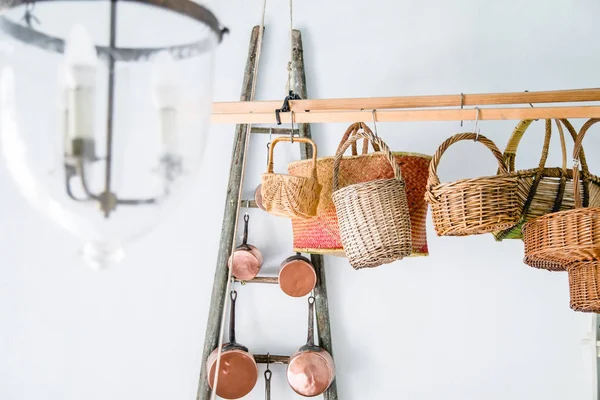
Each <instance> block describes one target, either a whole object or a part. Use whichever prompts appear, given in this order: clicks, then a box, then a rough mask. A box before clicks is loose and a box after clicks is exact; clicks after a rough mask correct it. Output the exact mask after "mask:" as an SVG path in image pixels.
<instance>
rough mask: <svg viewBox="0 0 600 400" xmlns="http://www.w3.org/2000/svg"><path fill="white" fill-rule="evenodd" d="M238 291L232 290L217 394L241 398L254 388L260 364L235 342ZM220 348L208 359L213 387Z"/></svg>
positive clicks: (210, 380)
mask: <svg viewBox="0 0 600 400" xmlns="http://www.w3.org/2000/svg"><path fill="white" fill-rule="evenodd" d="M236 298H237V292H236V291H235V290H232V291H231V315H230V317H229V343H226V344H224V345H223V347H222V349H221V363H220V365H219V380H218V382H217V395H218V396H219V397H222V398H224V399H239V398H240V397H244V396H245V395H247V394H248V393H250V392H251V391H252V389H254V386H255V385H256V381H257V380H258V366H257V365H256V361H255V360H254V356H253V355H252V354H251V353H250V352H249V351H248V348H247V347H245V346H242V345H241V344H238V343H236V342H235V300H236ZM217 355H218V348H217V349H214V350H213V352H212V353H210V356H208V359H207V360H206V366H207V368H206V370H207V371H208V385H209V386H210V388H211V389H212V388H213V382H214V380H215V369H216V368H217Z"/></svg>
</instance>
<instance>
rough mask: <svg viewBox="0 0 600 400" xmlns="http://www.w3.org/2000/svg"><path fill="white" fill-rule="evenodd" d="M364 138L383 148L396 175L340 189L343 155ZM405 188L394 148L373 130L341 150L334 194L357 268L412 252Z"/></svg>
mask: <svg viewBox="0 0 600 400" xmlns="http://www.w3.org/2000/svg"><path fill="white" fill-rule="evenodd" d="M361 137H362V138H365V139H368V140H370V141H371V142H372V143H374V144H375V145H376V146H378V147H379V148H380V149H381V151H383V153H384V154H385V155H386V157H387V159H388V161H389V163H390V165H391V166H392V168H393V170H394V178H391V179H378V180H373V181H369V182H361V183H356V184H353V185H348V186H346V187H343V188H339V169H340V161H341V159H342V155H343V154H344V152H345V151H346V149H347V148H348V147H349V146H351V145H352V144H353V143H355V142H356V141H357V140H359V139H360V138H361ZM404 188H405V184H404V181H403V180H402V174H401V171H400V167H399V166H398V164H397V163H396V160H395V158H394V156H393V155H392V153H391V151H390V149H389V148H388V146H387V145H386V144H385V142H384V141H383V140H381V139H380V138H379V137H376V136H374V135H373V134H372V133H370V132H366V131H360V132H356V133H355V134H354V135H352V136H351V137H350V138H349V139H348V140H347V141H346V143H345V144H344V146H342V148H341V149H339V150H338V151H337V153H336V155H335V160H334V165H333V195H332V196H333V203H334V204H335V209H336V212H337V217H338V224H339V229H340V237H341V240H342V245H343V246H344V251H345V253H346V256H347V257H348V261H349V262H350V265H352V267H353V268H355V269H360V268H366V267H377V266H379V265H382V264H387V263H390V262H393V261H395V260H400V259H402V258H404V257H405V256H408V255H410V254H411V252H412V241H411V229H410V215H409V211H408V202H407V199H406V192H405V190H404Z"/></svg>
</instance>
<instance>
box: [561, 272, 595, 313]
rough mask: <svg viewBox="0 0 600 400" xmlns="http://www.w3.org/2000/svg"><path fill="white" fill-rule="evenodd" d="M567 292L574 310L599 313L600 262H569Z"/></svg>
mask: <svg viewBox="0 0 600 400" xmlns="http://www.w3.org/2000/svg"><path fill="white" fill-rule="evenodd" d="M566 269H567V272H568V273H569V293H570V295H571V304H570V305H571V308H572V309H573V310H575V311H582V312H590V313H600V262H598V261H580V262H575V263H572V264H569V265H568V266H567V267H566Z"/></svg>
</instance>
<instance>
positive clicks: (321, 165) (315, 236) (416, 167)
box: [288, 122, 431, 256]
mask: <svg viewBox="0 0 600 400" xmlns="http://www.w3.org/2000/svg"><path fill="white" fill-rule="evenodd" d="M361 130H364V131H365V132H367V133H369V134H372V131H371V130H370V129H369V127H368V126H367V125H366V124H364V123H362V122H356V123H353V124H352V125H350V126H349V127H348V129H347V130H346V132H345V133H344V135H343V137H342V139H341V141H340V143H339V146H338V150H340V149H341V148H342V146H343V145H344V143H346V141H347V140H348V138H349V137H350V136H351V135H353V134H354V133H356V132H358V131H361ZM369 143H370V142H369V140H368V139H364V140H363V143H362V152H360V153H359V149H358V148H357V145H356V144H357V142H354V143H352V145H351V149H352V153H351V155H347V156H343V157H342V158H341V160H340V167H339V173H338V176H339V183H340V186H342V187H344V186H348V185H353V184H355V183H361V182H369V181H374V180H378V179H390V178H393V177H394V170H393V169H392V166H391V165H390V163H389V161H388V159H387V158H386V155H385V154H384V153H383V152H381V151H379V148H378V147H377V145H374V144H373V143H371V145H372V147H373V152H370V153H369ZM392 154H393V155H394V158H395V159H396V164H398V165H400V166H401V168H402V179H403V180H404V182H405V184H406V187H405V191H406V198H407V200H408V211H409V213H410V226H411V230H412V246H413V249H412V253H411V256H426V255H428V254H429V250H428V247H427V226H426V222H427V202H426V201H425V198H424V195H425V186H426V184H427V176H428V171H429V162H430V160H431V156H429V155H425V154H418V153H409V152H395V151H393V152H392ZM334 159H335V156H332V157H319V158H318V159H317V180H318V181H319V184H320V185H321V186H322V190H321V196H320V198H319V207H318V208H317V215H316V216H315V217H313V218H293V219H292V230H293V234H294V251H296V252H302V253H312V254H327V255H337V256H344V255H345V254H344V249H343V247H342V240H341V238H340V230H339V227H338V219H337V214H336V211H335V206H334V204H333V200H332V196H331V195H332V184H333V161H334ZM312 168H313V165H312V161H311V160H302V161H294V162H292V163H290V164H289V165H288V171H289V173H290V175H298V176H306V175H308V174H309V173H310V170H311V169H312Z"/></svg>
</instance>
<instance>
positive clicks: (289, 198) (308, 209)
mask: <svg viewBox="0 0 600 400" xmlns="http://www.w3.org/2000/svg"><path fill="white" fill-rule="evenodd" d="M282 141H286V142H289V141H291V139H290V138H288V137H278V138H276V139H274V140H273V142H272V143H271V146H270V147H269V163H268V167H267V172H266V173H264V174H263V175H262V177H261V195H262V202H263V205H264V207H265V209H266V210H267V211H268V212H269V213H271V214H274V215H279V216H282V217H289V218H294V217H295V218H310V217H313V216H315V215H316V214H317V207H318V205H319V195H320V193H321V185H320V184H319V182H318V181H317V172H316V159H317V145H316V144H315V143H314V142H313V141H312V140H310V139H307V138H297V139H295V142H303V143H308V144H310V145H312V147H313V158H312V160H311V168H310V169H309V171H307V174H306V175H305V176H291V175H285V174H276V173H274V172H273V150H274V148H275V145H276V144H277V143H278V142H282Z"/></svg>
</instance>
